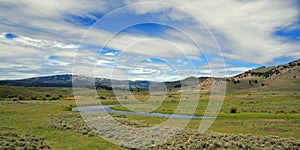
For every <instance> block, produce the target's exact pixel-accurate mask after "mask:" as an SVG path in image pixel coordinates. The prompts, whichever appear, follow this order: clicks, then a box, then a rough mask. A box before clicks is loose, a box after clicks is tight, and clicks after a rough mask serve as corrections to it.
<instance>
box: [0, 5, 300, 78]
mask: <svg viewBox="0 0 300 150" xmlns="http://www.w3.org/2000/svg"><path fill="white" fill-rule="evenodd" d="M123 2H124V3H127V4H132V3H135V2H142V3H143V2H144V1H138V0H137V1H132V0H130V1H113V2H112V1H96V2H95V1H91V0H87V1H76V2H74V1H71V0H66V1H58V0H52V1H38V0H27V1H21V0H15V1H1V6H0V12H1V13H0V33H2V34H0V39H1V41H0V47H1V49H2V50H1V51H0V55H1V56H0V58H1V60H2V62H0V66H1V67H2V68H3V69H5V70H3V71H2V73H1V76H0V78H8V77H9V76H8V74H9V75H11V74H12V73H11V72H14V73H15V75H14V77H15V78H21V76H23V77H28V76H31V75H34V76H37V75H41V74H43V75H44V74H47V73H50V72H51V73H58V72H61V73H63V72H67V73H70V72H72V62H73V59H74V57H75V56H76V52H75V51H73V50H74V49H77V48H78V46H77V45H79V42H80V40H81V38H82V37H83V35H85V37H84V40H83V41H81V42H82V43H81V45H80V47H79V48H80V51H79V54H78V55H77V56H78V57H79V59H78V60H80V62H77V65H81V66H80V68H82V69H83V70H84V68H85V67H87V66H88V67H87V69H85V71H86V72H87V73H90V74H92V73H91V72H92V71H93V68H91V67H89V66H94V64H95V63H98V65H99V66H100V65H101V66H102V67H101V68H98V70H97V71H98V72H97V74H98V75H101V76H106V77H109V76H110V75H109V72H110V71H111V69H112V68H108V67H109V66H110V65H108V66H107V64H113V63H115V62H114V61H116V63H117V65H116V66H115V72H116V73H119V75H115V77H121V78H126V77H128V74H127V73H128V70H130V68H132V67H133V66H134V65H135V63H137V62H139V61H140V60H144V59H147V58H149V57H159V58H163V59H166V60H167V61H168V62H169V63H170V65H172V66H174V67H175V68H176V67H177V68H178V70H184V69H189V67H188V66H189V64H187V61H186V59H192V60H193V61H200V60H201V56H202V55H203V54H205V55H206V56H207V59H208V60H209V61H210V62H209V63H210V64H211V66H210V67H212V68H220V64H221V65H222V61H220V59H216V60H215V59H214V57H219V56H218V55H219V53H218V46H216V45H215V43H214V39H213V38H212V37H211V35H210V33H209V32H207V30H206V27H208V28H209V29H210V30H211V31H212V33H213V34H214V35H215V37H216V39H217V41H218V43H219V44H220V46H221V48H223V49H226V51H224V53H223V56H224V57H225V58H227V59H228V60H229V61H230V60H231V59H233V60H240V61H247V62H250V63H256V64H265V63H271V62H273V60H274V59H275V58H279V57H291V58H299V56H300V53H299V48H300V44H299V42H298V41H291V40H287V39H283V38H279V37H276V36H275V35H274V34H273V33H274V31H275V30H276V29H277V28H278V27H291V26H290V25H291V24H293V23H294V22H295V21H297V19H298V18H299V8H297V5H296V4H295V3H296V2H297V1H294V0H291V1H273V0H265V1H236V0H218V1H208V0H202V1H190V2H186V1H179V0H172V1H168V2H166V1H161V0H156V2H163V3H167V5H165V4H151V5H149V4H150V3H149V4H148V5H136V6H137V7H130V8H129V9H128V10H126V13H127V14H128V15H131V16H134V14H136V15H148V14H149V13H152V15H148V16H146V17H149V20H150V22H151V21H153V20H151V19H153V18H156V19H160V20H158V22H160V23H164V24H165V25H170V26H171V27H174V28H173V29H172V28H171V29H167V30H165V31H163V32H161V33H160V34H159V35H145V34H140V33H135V34H132V33H121V34H118V35H117V36H116V37H114V38H113V39H112V40H111V41H110V42H109V43H108V45H105V44H106V42H107V41H108V40H109V39H108V38H109V37H113V36H114V33H113V32H112V31H110V30H105V29H97V28H96V29H91V30H89V32H88V33H87V34H85V33H86V31H87V27H83V26H78V25H75V24H72V23H70V22H66V21H65V20H64V19H65V18H66V17H68V15H70V14H72V15H79V16H82V17H89V18H91V19H97V17H96V16H94V15H93V14H92V13H93V12H96V13H99V14H100V15H102V14H105V13H107V12H109V11H111V10H113V9H115V8H118V7H120V6H123ZM169 4H171V5H169ZM174 7H178V8H180V9H177V8H174ZM188 13H190V14H191V15H192V16H190V15H188ZM139 17H140V16H139ZM193 17H195V18H193ZM117 19H118V18H117ZM139 19H140V18H138V19H136V20H134V18H128V19H125V20H124V21H122V20H119V22H115V23H116V24H121V23H123V22H125V24H126V23H128V22H129V21H131V20H134V21H133V22H135V21H138V20H139ZM142 20H143V19H142ZM196 20H199V21H201V23H203V24H204V25H202V24H201V23H200V24H198V23H197V21H196ZM72 21H75V20H72ZM126 21H128V22H126ZM298 21H299V20H298ZM111 26H112V27H113V26H114V24H111ZM177 29H179V30H177ZM180 29H182V30H180ZM5 33H13V34H16V35H18V36H19V37H18V38H14V39H6V38H5V36H4V35H5ZM185 34H186V35H185ZM191 40H195V42H197V43H199V46H200V48H198V47H196V46H195V45H194V43H193V42H194V41H191ZM104 45H105V46H107V48H110V49H114V50H120V51H121V53H120V54H119V53H114V52H108V53H104V54H101V56H99V60H97V57H96V56H98V53H97V52H96V51H95V50H91V49H89V46H99V47H102V46H104ZM87 49H89V50H87ZM49 55H53V56H58V57H59V59H57V60H45V56H49ZM119 55H121V56H119ZM211 55H213V56H211ZM183 58H184V60H185V61H180V60H181V59H183ZM178 59H180V60H178ZM177 60H178V62H177V64H176V61H177ZM53 64H55V65H53ZM105 64H106V65H105ZM180 64H181V65H182V64H183V65H182V66H180ZM5 66H6V67H5ZM157 66H158V65H157ZM157 66H156V68H155V67H154V68H152V69H157V70H160V69H162V68H164V67H157ZM143 67H144V69H141V70H140V71H142V72H147V71H146V69H149V68H150V66H146V65H145V66H143ZM13 68H15V69H13ZM28 68H35V69H32V70H30V69H28ZM47 68H48V70H47ZM165 68H166V67H165ZM196 68H199V67H198V66H196ZM202 69H207V68H202ZM227 69H228V70H229V72H232V73H233V72H239V71H245V69H249V68H248V67H244V66H227ZM22 70H23V72H22ZM143 70H144V71H143ZM228 70H227V71H228ZM47 71H48V72H47ZM200 71H201V70H200ZM203 71H204V73H206V74H208V73H209V72H208V71H205V70H203ZM150 72H151V71H150ZM157 72H158V73H160V74H156V75H157V77H156V78H155V79H158V78H160V80H166V79H175V78H177V77H178V76H176V77H175V75H174V74H173V75H172V76H171V75H170V74H166V73H164V72H162V71H157ZM216 72H217V71H216ZM22 73H23V75H22ZM51 73H50V74H51ZM78 73H79V72H78ZM221 73H222V72H220V73H219V74H221ZM189 74H191V71H190V72H188V73H187V74H185V75H179V76H181V77H183V76H184V77H185V76H189ZM142 77H144V78H145V76H140V77H136V78H142ZM163 78H164V79H163Z"/></svg>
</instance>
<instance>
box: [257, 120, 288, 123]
mask: <svg viewBox="0 0 300 150" xmlns="http://www.w3.org/2000/svg"><path fill="white" fill-rule="evenodd" d="M262 121H263V122H273V123H288V122H290V121H288V120H284V119H263V120H262Z"/></svg>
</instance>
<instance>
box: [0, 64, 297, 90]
mask: <svg viewBox="0 0 300 150" xmlns="http://www.w3.org/2000/svg"><path fill="white" fill-rule="evenodd" d="M72 79H73V80H74V81H75V82H74V83H75V85H74V86H75V87H78V86H91V87H94V85H95V86H96V87H97V88H102V89H106V90H111V89H112V88H128V85H129V88H130V90H133V91H134V90H137V91H139V90H143V89H147V88H149V87H151V86H158V85H159V84H162V83H160V82H150V81H129V80H111V79H106V78H91V77H84V76H80V75H70V74H66V75H54V76H46V77H34V78H28V79H21V80H0V85H7V86H38V87H72V85H73V84H72ZM216 79H217V78H213V77H189V78H186V79H184V80H181V81H172V82H164V83H165V85H166V87H167V89H173V90H177V89H178V90H179V89H180V88H181V87H182V86H187V85H188V84H191V85H194V84H195V83H199V87H200V88H201V89H202V90H209V88H210V85H211V83H212V81H213V80H216ZM226 81H227V90H233V91H234V90H246V91H259V90H295V91H296V90H299V91H300V59H299V60H296V61H293V62H290V63H288V64H284V65H279V66H272V67H260V68H257V69H253V70H249V71H246V72H244V73H241V74H239V75H236V76H234V77H229V78H226ZM112 83H115V84H113V85H114V87H112ZM182 84H187V85H182ZM115 85H117V86H115Z"/></svg>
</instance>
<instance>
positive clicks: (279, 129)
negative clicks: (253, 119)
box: [266, 127, 282, 132]
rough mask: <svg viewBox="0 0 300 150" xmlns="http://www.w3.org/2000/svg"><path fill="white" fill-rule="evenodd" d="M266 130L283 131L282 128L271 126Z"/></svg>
mask: <svg viewBox="0 0 300 150" xmlns="http://www.w3.org/2000/svg"><path fill="white" fill-rule="evenodd" d="M266 130H267V131H271V132H280V131H282V129H281V128H271V127H269V128H266Z"/></svg>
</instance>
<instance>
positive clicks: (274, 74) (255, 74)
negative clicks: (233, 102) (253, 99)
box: [199, 59, 300, 92]
mask: <svg viewBox="0 0 300 150" xmlns="http://www.w3.org/2000/svg"><path fill="white" fill-rule="evenodd" d="M213 80H215V78H208V79H206V80H204V81H203V82H202V83H200V85H199V86H200V87H201V89H202V90H209V89H210V87H211V83H212V81H213ZM226 81H227V91H237V92H243V91H244V92H257V91H278V90H280V91H300V59H299V60H296V61H293V62H290V63H288V64H284V65H279V66H271V67H264V66H263V67H260V68H257V69H253V70H249V71H246V72H244V73H241V74H239V75H236V76H234V77H230V78H227V79H226Z"/></svg>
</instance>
